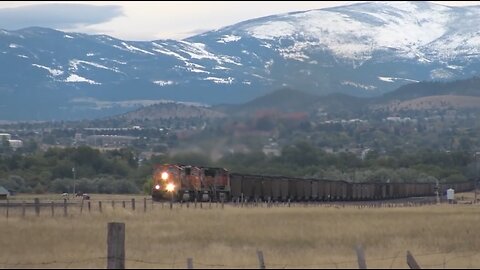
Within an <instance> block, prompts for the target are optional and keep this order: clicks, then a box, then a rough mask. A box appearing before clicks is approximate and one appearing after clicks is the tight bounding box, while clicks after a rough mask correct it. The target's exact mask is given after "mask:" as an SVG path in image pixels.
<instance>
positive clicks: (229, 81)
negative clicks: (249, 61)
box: [203, 77, 235, 84]
mask: <svg viewBox="0 0 480 270" xmlns="http://www.w3.org/2000/svg"><path fill="white" fill-rule="evenodd" d="M203 80H205V81H212V82H214V83H216V84H232V83H233V81H234V80H235V79H234V78H232V77H228V78H218V77H207V78H205V79H203Z"/></svg>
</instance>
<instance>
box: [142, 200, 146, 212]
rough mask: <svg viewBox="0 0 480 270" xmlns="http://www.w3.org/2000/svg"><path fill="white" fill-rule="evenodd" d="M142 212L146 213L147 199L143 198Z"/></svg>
mask: <svg viewBox="0 0 480 270" xmlns="http://www.w3.org/2000/svg"><path fill="white" fill-rule="evenodd" d="M143 212H144V213H146V212H147V198H143Z"/></svg>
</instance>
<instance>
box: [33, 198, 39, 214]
mask: <svg viewBox="0 0 480 270" xmlns="http://www.w3.org/2000/svg"><path fill="white" fill-rule="evenodd" d="M34 202H35V215H37V217H38V216H40V199H38V198H35V199H34Z"/></svg>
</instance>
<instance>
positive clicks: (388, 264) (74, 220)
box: [0, 196, 480, 268]
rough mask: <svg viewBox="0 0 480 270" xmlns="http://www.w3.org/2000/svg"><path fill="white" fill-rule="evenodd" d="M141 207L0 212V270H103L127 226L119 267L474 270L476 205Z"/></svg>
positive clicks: (479, 261)
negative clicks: (111, 242)
mask: <svg viewBox="0 0 480 270" xmlns="http://www.w3.org/2000/svg"><path fill="white" fill-rule="evenodd" d="M109 198H110V199H111V198H112V197H109ZM113 198H114V199H120V198H121V197H115V196H114V197H113ZM123 198H127V197H125V196H123ZM128 198H131V197H128ZM137 198H143V197H141V196H138V197H137ZM92 203H93V202H92ZM147 206H148V209H147V213H144V212H143V201H140V200H137V211H135V212H133V211H131V209H129V207H130V204H128V205H127V208H126V209H123V208H122V207H120V205H119V204H116V206H115V208H114V209H112V207H111V204H110V203H107V202H105V203H104V206H103V213H99V211H98V205H97V203H93V205H92V212H91V213H88V211H86V210H85V209H84V210H83V213H82V214H80V213H79V207H78V206H75V207H71V208H69V214H68V217H63V216H62V215H63V210H62V208H61V207H59V208H58V209H56V210H55V211H56V212H55V215H56V216H55V217H53V218H52V217H51V210H50V209H49V208H48V207H46V208H45V209H42V212H41V215H40V217H35V214H34V211H33V209H28V210H27V215H26V217H25V218H22V217H21V213H20V210H19V209H15V210H12V209H11V210H10V213H9V218H8V220H7V219H6V216H5V209H4V208H0V235H1V237H0V247H1V250H2V252H0V268H105V267H106V259H105V257H106V250H107V248H106V239H107V230H106V228H107V223H108V222H113V221H115V222H124V223H125V224H126V225H125V226H126V267H127V268H186V259H187V258H189V257H191V258H193V264H194V267H197V268H258V260H257V257H256V250H257V249H258V250H262V251H263V253H264V257H265V264H266V266H267V268H357V267H358V265H357V262H356V254H355V250H354V246H355V245H356V244H357V243H360V244H362V245H363V246H364V249H365V255H366V263H367V266H368V267H369V268H407V264H406V262H405V253H406V250H410V251H411V252H412V253H413V255H414V256H415V258H416V259H417V261H418V262H419V264H420V266H422V267H424V268H479V267H480V251H479V250H480V234H479V233H478V228H479V224H480V205H461V204H457V205H445V204H444V205H432V206H421V207H406V208H362V209H358V208H357V207H345V208H343V207H340V208H337V207H318V206H308V207H305V206H300V205H297V206H295V207H293V206H292V207H291V208H288V207H273V208H265V207H257V208H253V207H252V208H239V207H234V206H231V205H227V206H225V209H221V207H220V206H215V205H213V206H212V208H209V207H208V204H203V208H202V209H200V208H199V207H198V208H197V209H193V205H190V208H189V209H187V208H186V206H185V205H184V206H183V207H182V208H180V207H179V206H178V205H176V206H175V207H174V209H173V210H170V209H169V207H168V205H167V204H166V205H165V206H164V207H163V208H162V206H161V205H160V204H155V205H153V209H152V204H151V203H150V202H149V204H148V205H147Z"/></svg>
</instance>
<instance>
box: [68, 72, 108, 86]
mask: <svg viewBox="0 0 480 270" xmlns="http://www.w3.org/2000/svg"><path fill="white" fill-rule="evenodd" d="M64 82H71V83H76V82H85V83H88V84H96V85H100V84H101V83H98V82H96V81H93V80H89V79H87V78H84V77H81V76H78V75H77V74H71V75H70V76H68V78H66V79H65V80H64Z"/></svg>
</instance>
